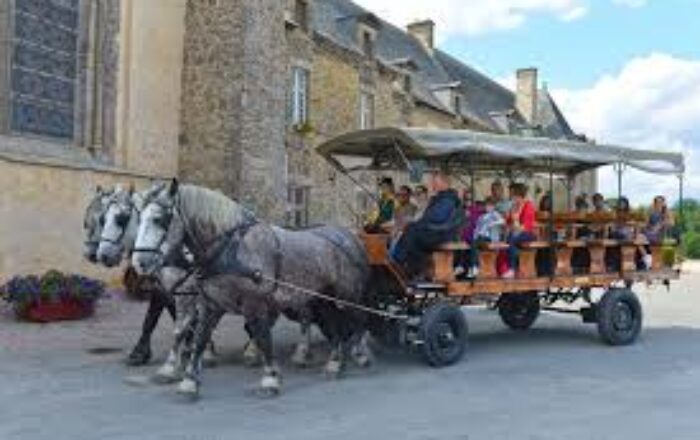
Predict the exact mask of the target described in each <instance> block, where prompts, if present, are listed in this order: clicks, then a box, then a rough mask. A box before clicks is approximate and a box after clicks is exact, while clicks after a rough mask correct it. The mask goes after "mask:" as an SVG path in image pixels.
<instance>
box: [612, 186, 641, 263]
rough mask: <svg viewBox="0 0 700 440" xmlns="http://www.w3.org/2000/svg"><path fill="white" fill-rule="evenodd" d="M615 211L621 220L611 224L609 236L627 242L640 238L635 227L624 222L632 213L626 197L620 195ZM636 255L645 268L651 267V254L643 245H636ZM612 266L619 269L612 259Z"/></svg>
mask: <svg viewBox="0 0 700 440" xmlns="http://www.w3.org/2000/svg"><path fill="white" fill-rule="evenodd" d="M617 212H618V214H619V215H620V216H621V218H622V220H623V221H621V222H620V221H618V222H616V223H615V224H614V225H613V226H612V229H611V230H610V238H612V239H613V240H620V241H627V242H630V241H635V240H636V239H638V238H640V235H641V234H637V232H636V231H635V228H634V227H633V226H631V225H630V224H628V223H627V222H626V221H627V219H629V217H630V214H631V213H632V209H631V207H630V201H629V199H627V197H620V199H619V200H618V202H617ZM637 255H638V257H637V258H640V259H641V262H642V264H643V265H644V267H645V268H646V269H647V270H648V269H651V255H649V252H647V249H646V248H645V247H644V246H637ZM612 267H614V268H617V269H619V267H620V262H619V261H614V263H613V264H612Z"/></svg>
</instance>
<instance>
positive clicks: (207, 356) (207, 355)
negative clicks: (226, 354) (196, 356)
mask: <svg viewBox="0 0 700 440" xmlns="http://www.w3.org/2000/svg"><path fill="white" fill-rule="evenodd" d="M218 361H219V360H218V358H217V357H216V355H215V354H214V353H212V352H210V351H205V352H204V355H203V356H202V364H203V365H204V366H205V367H206V368H214V367H216V365H217V363H218Z"/></svg>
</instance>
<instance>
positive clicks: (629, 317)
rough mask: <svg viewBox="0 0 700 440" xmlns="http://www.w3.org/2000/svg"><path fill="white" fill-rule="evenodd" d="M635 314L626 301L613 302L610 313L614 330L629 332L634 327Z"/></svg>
mask: <svg viewBox="0 0 700 440" xmlns="http://www.w3.org/2000/svg"><path fill="white" fill-rule="evenodd" d="M635 321H636V316H635V313H634V310H632V307H631V306H630V305H629V303H627V302H626V301H620V302H618V303H617V304H615V309H614V310H613V314H612V324H613V327H614V328H615V331H618V332H631V331H632V330H633V329H634V325H635Z"/></svg>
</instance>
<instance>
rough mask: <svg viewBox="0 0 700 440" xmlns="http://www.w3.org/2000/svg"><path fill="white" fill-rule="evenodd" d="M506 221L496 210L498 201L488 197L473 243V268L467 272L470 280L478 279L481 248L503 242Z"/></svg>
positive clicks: (477, 224) (478, 221)
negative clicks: (484, 245)
mask: <svg viewBox="0 0 700 440" xmlns="http://www.w3.org/2000/svg"><path fill="white" fill-rule="evenodd" d="M505 225H506V220H505V219H504V218H503V216H502V215H501V214H500V213H499V212H498V211H497V210H496V201H495V200H494V198H493V197H488V198H487V199H486V202H485V204H484V212H483V214H482V215H481V216H480V217H479V219H478V220H477V222H476V227H475V229H474V235H473V239H472V242H471V267H470V268H469V271H468V272H467V277H468V278H476V277H477V276H478V275H479V246H481V245H482V244H484V243H497V242H500V241H503V235H504V229H505Z"/></svg>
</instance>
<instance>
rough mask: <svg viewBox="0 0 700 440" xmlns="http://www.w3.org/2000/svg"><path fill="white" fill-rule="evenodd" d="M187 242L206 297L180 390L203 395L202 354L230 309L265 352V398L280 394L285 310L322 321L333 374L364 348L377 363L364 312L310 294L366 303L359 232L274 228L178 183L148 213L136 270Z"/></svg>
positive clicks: (220, 198) (153, 267)
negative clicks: (275, 335)
mask: <svg viewBox="0 0 700 440" xmlns="http://www.w3.org/2000/svg"><path fill="white" fill-rule="evenodd" d="M183 245H185V246H187V247H188V248H189V249H190V250H191V251H192V253H193V255H194V260H195V264H196V265H197V267H198V268H199V269H200V274H199V275H200V276H201V279H202V287H203V290H204V294H203V295H201V296H200V297H199V301H198V308H199V312H198V313H199V317H200V319H199V320H198V323H197V327H196V330H195V339H194V347H193V350H192V354H191V357H190V359H189V362H188V365H187V368H186V371H185V377H184V379H183V380H182V381H181V382H180V384H179V386H178V392H180V393H182V394H185V395H188V396H191V397H193V398H194V397H197V396H198V395H199V389H200V379H201V355H202V352H203V350H204V347H205V344H206V341H207V338H208V337H209V335H210V334H211V332H212V331H213V329H214V328H215V327H216V326H217V325H218V322H219V321H220V319H221V317H222V316H223V315H224V314H225V313H227V312H229V313H236V314H242V315H243V316H244V318H245V320H246V324H247V326H248V328H249V330H250V333H251V336H252V338H253V340H254V341H255V343H256V345H257V346H258V348H259V349H260V350H261V352H262V357H263V377H262V380H261V383H260V387H259V391H260V392H261V393H262V394H264V395H276V394H277V393H279V392H280V389H281V376H280V372H279V369H278V367H277V365H276V362H275V358H274V353H273V341H272V333H271V329H272V327H273V325H274V324H275V322H276V320H277V318H278V316H279V314H280V313H283V314H285V315H286V316H287V317H288V318H290V319H292V320H295V321H298V322H302V323H303V322H313V323H314V324H316V325H318V327H319V328H320V329H321V331H322V333H323V334H324V335H325V336H326V338H328V340H329V341H330V343H331V355H330V357H329V360H328V362H327V364H326V372H327V373H328V374H330V375H332V376H337V375H338V374H339V373H340V372H341V371H342V369H343V366H344V362H345V359H346V357H347V356H346V355H347V354H348V353H349V352H350V351H351V350H353V349H356V350H359V347H362V354H363V355H364V356H358V358H357V359H358V360H360V359H362V360H369V352H368V349H367V347H366V345H365V344H363V342H364V339H365V333H366V329H365V327H366V325H365V324H366V314H365V313H364V312H361V311H358V310H357V309H355V308H353V307H339V306H338V305H337V304H336V303H335V302H333V301H329V300H327V299H325V298H319V297H318V296H317V295H313V294H309V292H311V291H313V292H320V293H322V294H323V295H326V296H327V297H331V298H335V299H339V300H343V301H347V302H348V303H355V304H361V303H363V302H365V301H366V300H367V298H365V295H366V292H367V283H368V280H369V274H370V269H369V264H368V261H367V257H366V254H365V251H364V248H363V246H362V244H361V243H360V241H359V240H358V238H357V237H356V236H355V234H353V233H352V232H350V231H348V230H345V229H342V228H333V227H322V228H315V229H310V230H306V231H289V230H285V229H282V228H278V227H274V226H270V225H268V224H265V223H263V222H260V221H258V220H257V219H255V217H254V216H253V215H252V214H251V213H250V212H249V211H248V210H246V209H245V208H244V207H242V206H241V205H239V204H238V203H236V202H234V201H232V200H230V199H229V198H227V197H226V196H224V195H223V194H221V193H218V192H214V191H211V190H208V189H205V188H201V187H197V186H193V185H182V186H181V185H179V184H178V182H177V180H173V182H172V183H171V184H170V186H169V187H168V188H167V189H164V190H162V191H161V192H160V194H159V195H158V196H157V197H155V198H154V199H153V200H152V201H151V203H149V204H148V205H147V206H146V207H145V208H144V210H143V212H142V213H141V222H140V224H139V232H138V234H137V239H136V245H135V249H134V253H133V257H132V262H133V265H134V267H135V268H136V270H137V271H139V272H140V273H143V274H149V273H153V272H154V271H157V270H158V269H159V268H160V267H162V265H163V264H164V262H165V261H167V258H168V257H169V255H171V254H172V253H173V252H177V251H178V249H179V248H180V247H181V246H183ZM292 285H293V286H298V287H301V288H303V289H306V290H304V291H300V290H298V289H297V288H292V287H291V286H292ZM345 305H346V306H347V303H346V304H345ZM361 362H362V361H361ZM362 363H364V362H362Z"/></svg>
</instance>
